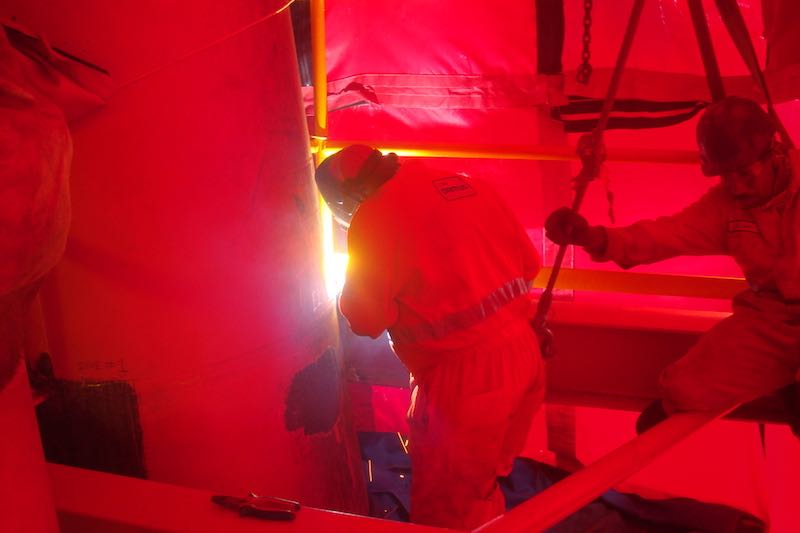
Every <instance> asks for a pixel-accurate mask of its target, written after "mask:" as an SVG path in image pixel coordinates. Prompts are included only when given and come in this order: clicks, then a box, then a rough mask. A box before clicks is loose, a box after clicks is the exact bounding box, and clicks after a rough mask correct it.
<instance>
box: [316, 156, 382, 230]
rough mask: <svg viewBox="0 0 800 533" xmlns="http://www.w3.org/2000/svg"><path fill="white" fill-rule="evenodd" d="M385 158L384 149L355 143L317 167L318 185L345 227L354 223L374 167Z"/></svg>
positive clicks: (334, 213)
mask: <svg viewBox="0 0 800 533" xmlns="http://www.w3.org/2000/svg"><path fill="white" fill-rule="evenodd" d="M381 157H382V154H381V152H380V151H378V150H376V149H374V148H371V147H369V146H366V145H363V144H354V145H351V146H348V147H347V148H344V149H342V150H339V151H338V152H336V153H335V154H333V155H332V156H330V157H328V158H327V159H325V160H324V161H323V162H322V163H321V164H320V165H319V167H318V168H317V171H316V174H315V178H316V181H317V188H318V189H319V192H320V193H321V194H322V197H323V198H324V199H325V203H327V204H328V207H329V208H330V209H331V211H332V212H333V216H334V217H336V219H337V220H338V221H339V222H340V223H341V224H343V225H344V226H349V225H350V219H351V218H352V216H353V213H354V212H355V210H356V208H357V207H358V205H359V204H360V203H361V202H362V201H363V200H364V194H363V193H362V190H363V187H364V185H365V183H366V180H367V179H368V178H369V174H370V169H372V168H373V167H375V165H377V164H378V162H379V161H380V159H381Z"/></svg>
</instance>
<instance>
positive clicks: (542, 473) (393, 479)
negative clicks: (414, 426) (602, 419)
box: [359, 432, 765, 533]
mask: <svg viewBox="0 0 800 533" xmlns="http://www.w3.org/2000/svg"><path fill="white" fill-rule="evenodd" d="M403 439H405V437H404V436H402V435H400V434H399V433H383V432H361V433H359V442H360V445H361V457H362V461H363V464H364V469H365V477H366V478H367V481H368V482H367V491H368V496H369V504H370V515H371V516H374V517H377V518H385V519H390V520H398V521H408V516H409V509H410V488H411V475H412V472H411V460H410V457H409V456H408V454H407V453H406V450H405V445H404V444H405V441H404V440H403ZM567 475H569V473H568V472H566V471H564V470H560V469H558V468H555V467H552V466H550V465H547V464H544V463H540V462H537V461H534V460H532V459H527V458H518V459H517V460H516V461H515V462H514V468H513V470H512V472H511V474H510V475H509V476H508V477H507V478H504V479H501V480H500V486H501V488H502V490H503V493H504V494H505V496H506V504H507V508H508V509H513V508H514V507H516V506H517V505H519V504H520V503H522V502H524V501H525V500H527V499H528V498H530V497H532V496H534V495H536V494H537V493H539V492H541V491H543V490H545V489H547V488H548V487H550V486H551V485H553V484H554V483H556V482H558V481H559V480H561V479H563V478H564V477H566V476H567ZM587 531H592V532H594V533H747V532H753V533H755V532H762V531H765V524H764V523H763V522H762V521H761V520H759V519H758V518H756V517H754V516H752V515H750V514H748V513H745V512H743V511H740V510H738V509H734V508H731V507H728V506H725V505H718V504H712V503H705V502H700V501H696V500H692V499H688V498H670V499H664V500H648V499H645V498H642V497H641V496H638V495H635V494H625V493H621V492H618V491H615V490H609V491H607V492H605V493H604V494H603V495H602V496H601V497H600V498H598V499H596V500H594V501H593V502H591V503H590V504H588V505H586V506H585V507H583V508H581V509H580V510H578V511H577V512H576V513H574V514H572V515H571V516H569V517H568V518H566V519H564V520H562V521H561V522H560V523H559V524H558V525H556V526H554V527H553V528H551V529H550V530H549V532H548V533H586V532H587Z"/></svg>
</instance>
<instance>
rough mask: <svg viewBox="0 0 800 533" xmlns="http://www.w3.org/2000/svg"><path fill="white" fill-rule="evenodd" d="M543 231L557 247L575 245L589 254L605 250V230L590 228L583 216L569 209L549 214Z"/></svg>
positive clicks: (599, 227) (562, 208)
mask: <svg viewBox="0 0 800 533" xmlns="http://www.w3.org/2000/svg"><path fill="white" fill-rule="evenodd" d="M544 229H545V234H546V236H547V238H548V239H550V240H551V241H553V242H554V243H556V244H558V245H562V246H563V245H566V244H575V245H578V246H582V247H584V248H585V249H586V250H587V251H588V252H589V253H591V254H602V253H603V252H604V251H605V249H606V231H605V228H603V226H590V225H589V223H588V222H587V221H586V218H584V217H583V215H581V214H580V213H578V212H576V211H575V210H574V209H570V208H569V207H561V208H559V209H556V210H555V211H553V212H552V213H550V215H549V216H548V217H547V219H546V220H545V222H544Z"/></svg>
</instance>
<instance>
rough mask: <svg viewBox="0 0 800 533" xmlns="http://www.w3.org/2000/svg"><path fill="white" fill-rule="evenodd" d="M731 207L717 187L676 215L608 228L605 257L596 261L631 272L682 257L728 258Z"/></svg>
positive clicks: (599, 256)
mask: <svg viewBox="0 0 800 533" xmlns="http://www.w3.org/2000/svg"><path fill="white" fill-rule="evenodd" d="M728 205H729V201H727V200H726V199H725V197H724V191H723V190H722V189H721V188H720V187H714V188H712V189H711V190H710V191H708V192H707V193H706V194H705V195H704V196H703V197H701V198H700V199H699V200H698V201H697V202H695V203H693V204H691V205H689V206H688V207H686V208H685V209H683V210H682V211H680V212H678V213H676V214H674V215H670V216H664V217H659V218H656V219H654V220H642V221H639V222H636V223H634V224H631V225H630V226H626V227H622V228H606V234H607V236H608V244H607V246H606V250H605V253H603V254H595V255H592V258H593V259H594V260H596V261H614V262H615V263H617V264H618V265H619V266H621V267H622V268H630V267H633V266H636V265H640V264H643V263H655V262H657V261H661V260H663V259H669V258H671V257H676V256H679V255H721V254H727V253H728V250H727V245H726V230H727V228H726V222H727V219H726V215H727V211H726V210H727V208H728Z"/></svg>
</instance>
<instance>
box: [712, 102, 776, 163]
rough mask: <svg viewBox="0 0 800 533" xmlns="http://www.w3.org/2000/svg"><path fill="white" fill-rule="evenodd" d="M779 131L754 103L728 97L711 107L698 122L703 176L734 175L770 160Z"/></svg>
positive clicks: (766, 114) (773, 122)
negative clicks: (727, 173) (732, 173)
mask: <svg viewBox="0 0 800 533" xmlns="http://www.w3.org/2000/svg"><path fill="white" fill-rule="evenodd" d="M775 132H776V125H775V121H774V120H773V119H772V117H770V116H769V114H768V113H767V112H766V111H764V110H763V109H762V108H761V106H760V105H758V103H756V102H754V101H753V100H750V99H748V98H742V97H740V96H728V97H726V98H723V99H722V100H720V101H718V102H715V103H713V104H711V105H710V106H708V108H707V109H706V110H705V112H704V113H703V115H702V116H701V117H700V120H699V121H698V122H697V145H698V147H699V149H700V168H701V170H702V171H703V174H704V175H706V176H717V175H720V174H724V173H726V172H732V171H735V170H739V169H742V168H746V167H748V166H750V165H752V164H753V163H755V162H756V161H758V160H760V159H762V158H764V157H766V156H767V154H768V153H769V151H770V149H771V147H772V140H773V137H774V136H775Z"/></svg>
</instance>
